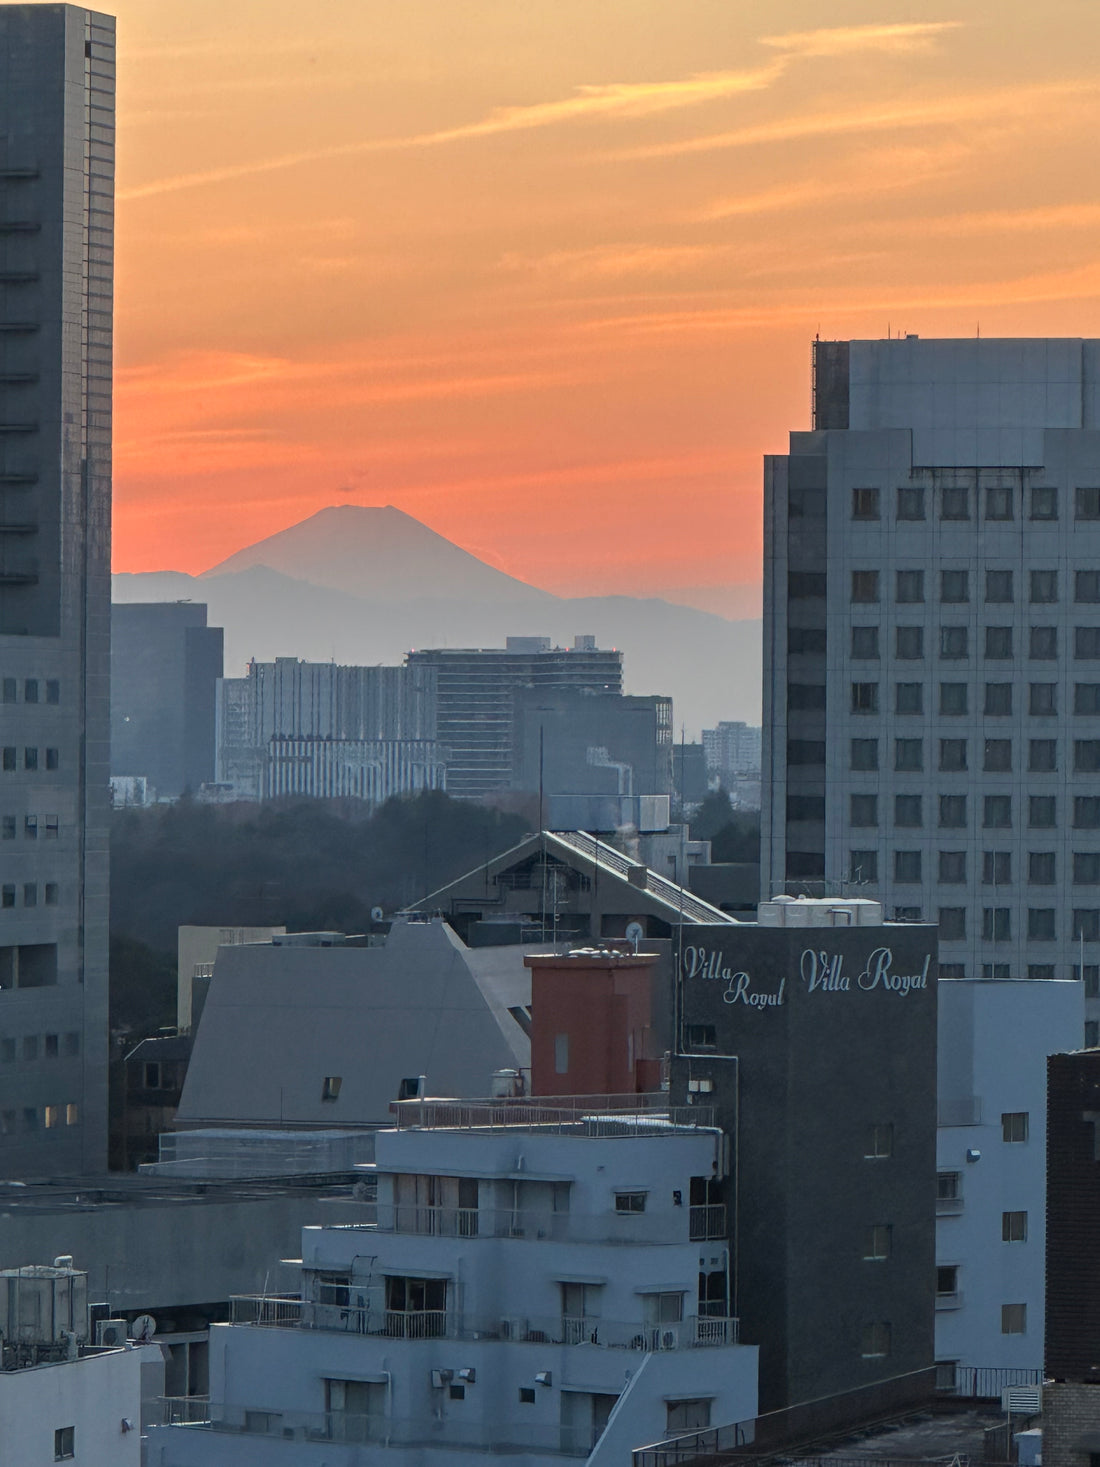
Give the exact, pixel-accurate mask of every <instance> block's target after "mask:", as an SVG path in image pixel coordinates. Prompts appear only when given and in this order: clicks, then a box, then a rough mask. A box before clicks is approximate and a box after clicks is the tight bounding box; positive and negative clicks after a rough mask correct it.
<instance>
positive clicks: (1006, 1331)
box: [1001, 1304, 1027, 1335]
mask: <svg viewBox="0 0 1100 1467" xmlns="http://www.w3.org/2000/svg"><path fill="white" fill-rule="evenodd" d="M1001 1334H1003V1335H1026V1334H1027V1305H1026V1304H1002V1305H1001Z"/></svg>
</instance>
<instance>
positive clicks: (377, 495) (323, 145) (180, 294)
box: [113, 0, 1100, 615]
mask: <svg viewBox="0 0 1100 1467" xmlns="http://www.w3.org/2000/svg"><path fill="white" fill-rule="evenodd" d="M113 8H114V9H115V10H116V11H117V13H118V15H119V21H120V25H119V34H120V55H121V58H122V61H123V63H124V65H123V71H122V75H123V77H124V84H123V91H122V96H121V98H120V107H121V119H122V125H123V127H124V129H125V130H126V136H127V138H128V144H127V147H126V149H124V150H123V156H122V158H121V159H120V201H119V209H120V213H119V220H120V241H121V243H120V292H119V302H120V309H119V321H118V327H119V349H120V368H119V373H118V379H117V397H118V420H119V432H118V464H117V484H116V497H117V537H116V541H117V548H116V569H118V570H142V569H156V568H168V567H171V568H176V569H181V570H190V571H196V570H202V569H205V568H207V567H208V566H210V565H213V564H215V563H216V562H217V561H218V560H220V559H221V558H223V557H224V556H225V555H226V554H228V553H231V552H232V551H234V550H236V549H237V548H239V547H240V546H241V545H243V544H246V543H249V542H251V541H254V540H255V539H257V538H260V537H261V536H262V535H265V534H270V533H273V532H275V531H277V530H279V529H282V528H284V527H286V526H287V525H290V524H292V523H295V522H296V521H299V520H301V519H302V518H304V517H305V516H306V515H308V514H309V513H312V512H314V511H315V510H316V509H318V508H320V507H321V506H322V505H324V504H330V503H340V502H348V503H362V504H385V503H393V504H396V505H398V506H399V507H401V508H402V509H405V510H406V511H407V512H409V513H411V514H414V515H417V516H418V517H420V518H422V519H424V520H426V521H427V522H429V523H430V524H432V525H433V527H435V528H436V529H438V530H439V531H440V533H442V534H445V535H448V536H449V537H451V538H454V539H455V540H457V542H458V543H460V544H462V545H464V546H465V547H467V548H469V549H470V550H472V551H474V552H475V553H477V554H479V555H481V556H483V557H485V558H488V559H489V560H491V561H492V563H493V564H496V565H498V566H500V567H501V568H502V569H505V570H507V571H508V572H509V573H511V574H513V575H516V576H519V577H521V578H522V579H525V580H528V581H531V582H532V583H534V584H536V585H540V586H545V587H546V588H547V589H551V590H556V591H558V592H560V593H564V594H570V593H573V594H576V593H578V592H580V591H584V590H588V589H591V587H592V586H593V585H595V584H597V583H598V584H600V585H601V586H602V587H604V588H607V589H610V590H616V591H624V590H627V589H629V588H632V587H636V588H637V589H638V590H641V591H646V592H652V593H659V592H661V591H669V590H675V589H681V590H683V589H685V588H686V589H687V590H688V591H690V593H691V594H693V595H696V596H701V598H702V599H703V600H704V601H705V602H706V604H708V605H712V606H713V607H714V609H719V608H718V605H715V603H714V601H713V593H714V591H715V588H723V587H727V588H732V589H730V590H728V591H726V592H724V593H723V597H722V600H721V601H720V603H719V604H720V606H721V607H722V609H725V610H726V611H727V612H728V613H731V614H739V615H752V614H755V613H756V611H757V609H758V605H759V601H758V596H759V592H758V578H759V572H758V561H759V554H760V529H759V525H760V521H759V503H760V500H759V485H758V474H757V464H758V462H759V456H760V454H761V453H763V452H766V451H775V450H777V449H779V448H781V447H782V443H783V435H784V432H785V429H786V427H787V426H788V425H790V424H791V423H798V422H803V423H806V422H808V417H809V401H808V394H807V393H806V391H805V380H806V370H805V368H806V361H807V358H808V344H809V341H810V339H811V338H812V337H813V336H814V334H815V333H816V332H817V331H818V330H820V331H821V334H822V335H823V336H831V337H836V338H849V337H867V336H881V335H885V334H886V331H887V329H892V330H894V331H897V330H899V329H901V330H909V331H919V332H920V333H921V334H922V335H945V336H964V335H973V334H974V332H975V331H976V330H977V329H979V327H980V329H981V331H982V334H983V335H1016V334H1021V335H1027V334H1035V335H1058V334H1066V335H1070V334H1074V335H1085V336H1088V335H1095V334H1096V333H1097V331H1098V330H1100V319H1098V318H1100V312H1098V310H1097V307H1096V299H1095V298H1096V293H1097V287H1098V281H1100V276H1098V274H1097V271H1096V267H1095V265H1094V264H1093V262H1092V260H1091V257H1090V254H1089V246H1090V239H1089V234H1088V232H1087V231H1088V229H1089V228H1090V227H1091V226H1092V225H1094V224H1095V220H1096V217H1097V215H1098V212H1100V205H1098V204H1096V203H1093V202H1092V200H1091V199H1090V198H1089V197H1088V195H1087V193H1084V192H1082V184H1081V181H1080V180H1081V179H1082V178H1085V177H1087V176H1088V174H1087V171H1086V170H1085V169H1084V168H1083V167H1077V166H1075V161H1074V160H1075V159H1076V160H1081V161H1083V159H1084V157H1086V156H1087V155H1086V153H1085V151H1084V150H1085V149H1086V148H1087V147H1088V145H1089V138H1090V136H1091V130H1092V129H1091V126H1090V124H1092V123H1093V122H1094V121H1095V113H1096V110H1097V106H1098V101H1097V96H1096V88H1095V85H1094V83H1093V81H1092V78H1091V77H1090V76H1087V75H1086V74H1085V73H1084V72H1083V71H1082V67H1081V63H1080V60H1079V58H1080V57H1082V56H1084V55H1087V54H1088V51H1089V47H1088V45H1087V32H1088V31H1089V29H1090V28H1091V27H1095V26H1096V25H1097V20H1096V17H1095V15H1094V14H1093V13H1091V12H1089V11H1086V10H1084V9H1083V7H1082V6H1080V5H1079V4H1071V3H1067V0H1063V3H1061V4H1055V5H1053V6H1051V7H1047V8H1046V9H1045V10H1044V12H1043V15H1042V16H1041V17H1038V16H1032V15H1029V14H1028V13H1026V12H1025V10H1024V8H1023V7H1018V6H1010V7H1009V8H1008V9H1007V11H1006V9H1005V7H1003V6H1000V7H997V8H996V9H994V7H992V6H991V5H989V4H986V3H984V0H966V3H963V4H959V5H956V6H955V7H953V8H951V9H944V10H943V11H939V12H936V13H935V14H934V15H930V16H928V17H926V18H924V19H922V20H921V21H919V22H914V21H913V20H912V17H911V16H910V15H909V13H908V12H903V10H902V8H901V7H900V6H898V5H896V4H889V5H887V6H885V7H883V6H879V7H876V8H875V13H874V15H873V16H872V15H871V14H870V13H869V11H868V9H867V7H866V6H865V5H860V4H856V3H850V4H847V5H844V6H841V7H838V8H835V9H832V10H831V11H830V17H829V18H830V25H829V27H827V28H824V27H822V26H821V25H820V12H819V11H818V10H817V9H816V8H815V7H813V6H811V5H809V4H808V3H805V0H784V3H783V4H781V5H779V6H778V7H776V6H771V7H769V8H768V9H767V11H765V9H764V7H762V6H759V5H750V6H748V7H740V8H739V9H738V10H737V11H736V13H734V12H732V11H731V10H730V9H729V8H728V7H721V8H716V7H713V6H711V5H709V4H704V3H702V0H699V3H695V4H692V5H690V6H689V7H688V8H687V9H686V10H685V9H684V8H683V7H675V9H673V8H672V7H666V6H661V5H657V4H653V3H648V0H646V3H643V5H642V7H641V10H640V11H639V9H638V7H637V6H636V5H632V6H631V7H630V11H629V15H628V14H627V12H626V11H625V9H624V8H623V7H622V6H621V5H620V4H610V5H608V6H605V7H600V10H599V12H598V13H596V14H593V13H590V12H589V10H588V9H585V10H583V11H582V10H581V8H580V7H577V6H573V5H571V4H565V5H562V6H556V7H553V9H552V10H551V11H548V12H542V13H536V12H534V11H531V12H526V13H523V14H522V15H517V14H516V13H514V12H512V11H510V10H509V11H507V12H505V11H499V10H497V8H496V7H492V6H488V5H480V4H479V5H476V6H474V7H463V10H462V13H461V17H460V18H458V17H457V16H453V15H452V14H451V13H450V12H448V10H447V9H446V8H445V7H442V6H440V5H438V4H437V3H435V0H420V3H416V4H413V5H410V6H403V7H400V9H399V10H397V9H395V10H390V11H387V12H386V13H385V15H384V16H378V15H370V14H364V13H363V11H362V8H361V7H356V6H351V5H346V4H337V3H333V4H330V5H328V6H326V7H324V9H323V11H321V12H320V13H317V14H311V15H310V16H309V17H308V19H306V18H303V17H302V16H300V15H299V14H298V13H297V12H296V11H295V10H294V9H293V8H292V7H290V6H289V5H285V4H281V3H280V4H275V5H270V6H265V7H264V8H263V10H262V11H261V10H260V9H259V7H257V6H253V5H241V6H237V7H234V12H233V16H232V18H231V20H230V21H229V22H228V23H227V21H226V17H225V15H224V12H223V11H222V10H221V9H219V8H216V7H214V6H213V5H211V4H209V3H207V0H190V3H189V4H188V5H187V7H186V8H184V7H182V6H181V5H176V4H169V5H165V6H159V7H157V8H156V9H155V10H152V9H147V8H146V7H142V6H139V5H137V4H136V3H135V0H120V3H119V4H118V5H116V6H115V7H113ZM1055 240H1056V241H1057V251H1058V254H1057V259H1055V260H1052V243H1053V242H1054V241H1055ZM581 520H583V522H584V523H585V524H586V525H587V526H588V528H589V531H590V533H589V535H588V536H587V537H586V543H584V544H579V543H578V539H577V536H576V524H577V522H578V521H581ZM609 544H610V545H613V547H614V549H613V551H612V552H611V553H610V554H609V552H608V545H609ZM708 597H709V598H710V599H708Z"/></svg>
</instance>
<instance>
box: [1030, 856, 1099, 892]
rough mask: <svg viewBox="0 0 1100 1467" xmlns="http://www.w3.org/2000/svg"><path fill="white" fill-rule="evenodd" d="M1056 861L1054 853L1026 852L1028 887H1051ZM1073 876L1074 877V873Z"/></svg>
mask: <svg viewBox="0 0 1100 1467" xmlns="http://www.w3.org/2000/svg"><path fill="white" fill-rule="evenodd" d="M1056 860H1057V857H1056V855H1055V852H1054V851H1028V853H1027V884H1028V886H1053V885H1054V883H1055V879H1056ZM1074 875H1075V876H1076V872H1074ZM1097 880H1098V881H1100V868H1098V869H1097Z"/></svg>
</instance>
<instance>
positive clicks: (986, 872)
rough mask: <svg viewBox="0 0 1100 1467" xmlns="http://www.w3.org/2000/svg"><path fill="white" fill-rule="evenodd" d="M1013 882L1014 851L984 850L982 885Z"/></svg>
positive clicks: (998, 884) (1007, 884)
mask: <svg viewBox="0 0 1100 1467" xmlns="http://www.w3.org/2000/svg"><path fill="white" fill-rule="evenodd" d="M1011 884H1012V852H1011V851H983V852H982V885H983V886H1010V885H1011Z"/></svg>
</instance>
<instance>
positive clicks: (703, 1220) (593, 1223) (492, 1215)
mask: <svg viewBox="0 0 1100 1467" xmlns="http://www.w3.org/2000/svg"><path fill="white" fill-rule="evenodd" d="M685 1211H686V1214H687V1215H686V1216H685ZM376 1222H377V1228H378V1231H379V1232H380V1233H413V1234H417V1235H419V1236H421V1237H432V1238H523V1239H527V1240H529V1241H534V1242H545V1241H548V1240H549V1241H553V1242H560V1243H635V1244H647V1245H654V1244H677V1245H678V1244H682V1243H685V1242H700V1241H704V1240H707V1239H724V1238H725V1237H726V1236H727V1232H726V1209H725V1206H724V1204H721V1203H715V1204H712V1205H710V1206H706V1207H689V1208H687V1209H685V1210H681V1211H677V1212H675V1213H673V1214H672V1215H669V1214H668V1213H666V1214H664V1215H663V1216H662V1215H660V1214H658V1213H645V1212H601V1213H578V1212H554V1211H552V1210H550V1209H549V1208H512V1207H498V1208H494V1207H480V1208H478V1207H437V1206H424V1205H421V1204H419V1203H414V1202H407V1203H404V1202H402V1203H392V1202H385V1203H379V1204H378V1206H377V1209H376ZM685 1223H686V1225H687V1226H686V1227H685Z"/></svg>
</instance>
